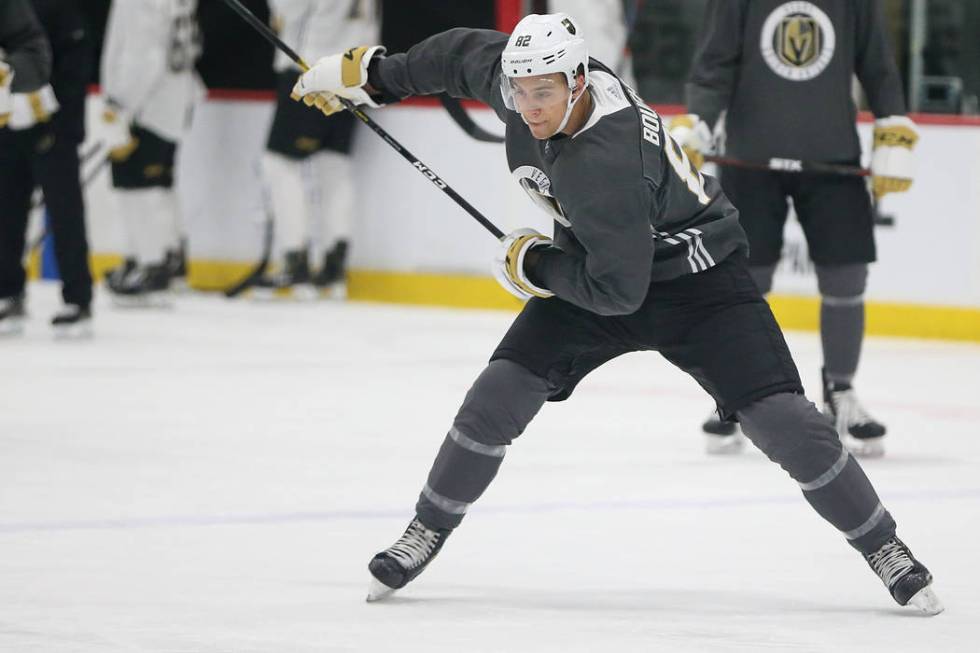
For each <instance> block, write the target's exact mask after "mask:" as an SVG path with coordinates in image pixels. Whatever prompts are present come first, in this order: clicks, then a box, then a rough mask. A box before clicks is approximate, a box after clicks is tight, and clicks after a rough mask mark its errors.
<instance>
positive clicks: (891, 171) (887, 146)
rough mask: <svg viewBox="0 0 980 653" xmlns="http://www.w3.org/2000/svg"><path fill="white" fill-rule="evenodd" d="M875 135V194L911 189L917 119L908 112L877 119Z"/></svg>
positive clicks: (878, 197)
mask: <svg viewBox="0 0 980 653" xmlns="http://www.w3.org/2000/svg"><path fill="white" fill-rule="evenodd" d="M872 138H873V141H874V149H873V150H872V155H871V189H872V191H873V192H874V195H875V198H876V199H880V198H881V196H882V195H885V194H886V193H903V192H905V191H907V190H908V189H909V187H910V186H911V185H912V177H913V175H914V173H915V160H914V158H913V155H912V148H914V147H915V143H916V142H917V141H918V140H919V133H918V132H917V131H916V129H915V123H913V122H912V121H911V120H909V119H908V118H907V117H905V116H889V117H887V118H881V119H879V120H876V121H875V128H874V135H873V137H872Z"/></svg>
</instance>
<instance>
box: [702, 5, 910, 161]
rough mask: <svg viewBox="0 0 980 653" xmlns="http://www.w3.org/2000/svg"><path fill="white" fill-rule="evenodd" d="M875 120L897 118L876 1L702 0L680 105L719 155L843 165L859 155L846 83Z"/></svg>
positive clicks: (898, 97) (892, 72)
mask: <svg viewBox="0 0 980 653" xmlns="http://www.w3.org/2000/svg"><path fill="white" fill-rule="evenodd" d="M855 74H856V75H857V78H858V80H859V81H860V82H861V85H862V87H863V88H864V91H865V93H866V94H867V96H868V102H869V103H870V105H871V110H872V111H873V112H874V114H875V115H876V116H878V117H884V116H891V115H904V114H905V101H904V99H903V96H902V82H901V78H900V77H899V74H898V69H897V68H896V66H895V61H894V57H893V56H892V53H891V49H890V48H889V46H888V41H887V38H886V34H885V28H884V21H883V19H882V15H881V7H880V2H879V0H810V1H808V2H804V1H800V0H793V1H790V2H787V1H785V0H710V1H709V4H708V8H707V11H706V17H705V23H704V29H703V30H702V39H701V43H700V45H699V48H698V53H697V55H696V57H695V62H694V68H693V70H692V73H691V79H690V83H689V84H688V86H687V107H688V111H690V112H691V113H696V114H698V115H699V116H700V117H701V119H702V120H704V121H705V122H707V123H708V124H709V125H711V126H714V124H715V122H716V121H717V119H718V117H719V115H720V114H721V112H722V111H724V110H726V109H727V110H728V114H727V118H726V120H725V127H726V132H727V141H726V152H727V154H729V155H731V156H733V157H737V158H743V159H747V160H757V161H765V160H768V159H770V158H772V157H782V158H789V159H808V160H813V161H848V160H853V159H856V158H858V157H859V156H860V154H861V149H860V144H859V141H858V136H857V130H856V128H855V120H856V117H857V116H856V109H855V107H854V101H853V100H852V98H851V80H852V78H853V76H854V75H855Z"/></svg>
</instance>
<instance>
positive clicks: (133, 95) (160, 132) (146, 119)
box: [101, 0, 203, 304]
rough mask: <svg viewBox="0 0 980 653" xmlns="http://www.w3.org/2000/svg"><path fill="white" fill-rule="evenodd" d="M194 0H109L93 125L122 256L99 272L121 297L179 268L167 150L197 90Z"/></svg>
mask: <svg viewBox="0 0 980 653" xmlns="http://www.w3.org/2000/svg"><path fill="white" fill-rule="evenodd" d="M196 8H197V0H115V1H114V2H113V3H112V7H111V8H110V10H109V19H108V22H107V25H106V35H105V44H104V47H103V51H102V70H101V80H102V94H103V97H104V98H105V111H104V112H103V116H102V118H103V120H102V128H103V138H104V140H105V143H106V145H107V146H108V147H109V148H110V149H111V157H112V186H113V188H114V189H115V190H116V191H117V192H116V193H115V196H116V198H117V206H118V209H119V213H120V215H121V218H122V227H123V229H122V231H123V234H124V235H125V239H124V254H125V258H126V261H125V263H124V264H123V265H122V266H120V267H118V268H116V269H114V270H112V271H111V272H109V273H108V274H107V275H106V286H107V287H108V288H109V290H111V291H112V293H113V294H114V297H115V298H116V299H117V300H120V301H121V302H123V303H126V304H129V303H132V304H155V303H163V302H166V301H167V291H168V290H169V288H170V283H171V280H172V279H173V278H175V277H180V276H184V274H185V263H184V251H183V246H182V237H181V228H180V215H179V207H178V204H177V196H176V193H175V192H174V188H173V186H174V158H175V156H176V152H177V148H178V145H179V142H180V140H181V138H182V136H183V135H184V133H185V131H186V129H187V126H188V124H189V121H190V117H191V112H192V109H193V105H194V103H195V102H196V101H197V99H198V98H199V96H200V95H201V94H202V92H203V85H202V84H201V82H200V81H199V80H198V78H197V73H196V72H195V70H194V62H195V61H196V60H197V57H198V55H199V54H200V39H199V32H198V29H197V23H196V20H195V16H194V14H195V10H196Z"/></svg>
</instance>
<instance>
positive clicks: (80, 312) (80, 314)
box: [51, 304, 92, 338]
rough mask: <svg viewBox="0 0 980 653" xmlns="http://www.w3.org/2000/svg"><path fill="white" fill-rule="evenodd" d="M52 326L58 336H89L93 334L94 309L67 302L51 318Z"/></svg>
mask: <svg viewBox="0 0 980 653" xmlns="http://www.w3.org/2000/svg"><path fill="white" fill-rule="evenodd" d="M51 326H52V327H53V328H54V335H55V337H56V338H88V337H90V336H91V335H92V310H91V309H90V308H89V307H88V306H79V305H78V304H67V305H66V306H65V307H64V308H63V309H61V310H60V311H58V312H57V313H55V316H54V317H53V318H51Z"/></svg>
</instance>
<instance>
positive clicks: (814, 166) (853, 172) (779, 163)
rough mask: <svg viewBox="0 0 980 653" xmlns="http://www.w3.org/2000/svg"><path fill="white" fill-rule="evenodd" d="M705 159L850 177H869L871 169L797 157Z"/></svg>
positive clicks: (711, 157) (739, 165)
mask: <svg viewBox="0 0 980 653" xmlns="http://www.w3.org/2000/svg"><path fill="white" fill-rule="evenodd" d="M704 160H705V161H707V162H708V163H717V164H718V165H720V166H730V167H733V168H748V169H750V170H775V171H778V172H795V173H801V172H816V173H821V174H829V175H844V176H849V177H869V176H870V175H871V171H870V170H868V169H867V168H859V167H858V166H847V165H838V164H835V163H819V162H813V161H798V160H796V159H770V160H769V161H767V162H759V161H743V160H741V159H732V158H729V157H724V156H712V155H706V156H705V157H704Z"/></svg>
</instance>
